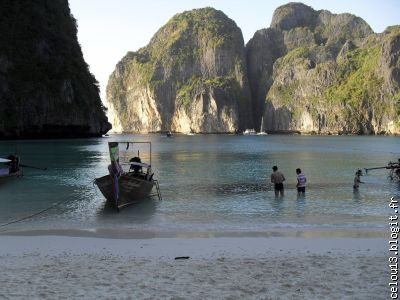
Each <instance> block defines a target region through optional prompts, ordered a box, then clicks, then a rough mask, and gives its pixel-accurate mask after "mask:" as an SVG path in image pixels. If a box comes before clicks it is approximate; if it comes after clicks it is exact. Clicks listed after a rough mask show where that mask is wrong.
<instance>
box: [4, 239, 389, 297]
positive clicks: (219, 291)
mask: <svg viewBox="0 0 400 300" xmlns="http://www.w3.org/2000/svg"><path fill="white" fill-rule="evenodd" d="M0 245H1V246H0V269H1V272H0V299H96V298H99V299H387V298H388V297H389V289H388V285H387V284H388V282H387V280H388V278H389V270H388V263H387V258H386V257H387V250H386V245H387V241H386V240H385V239H381V238H357V239H354V238H311V239H307V238H293V237H283V238H262V237H241V238H186V239H185V238H153V239H103V238H88V237H65V236H64V237H61V236H25V237H23V236H0ZM176 256H190V259H187V260H175V259H174V258H175V257H176Z"/></svg>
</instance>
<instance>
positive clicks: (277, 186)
mask: <svg viewBox="0 0 400 300" xmlns="http://www.w3.org/2000/svg"><path fill="white" fill-rule="evenodd" d="M272 170H273V172H272V174H271V182H272V183H273V184H274V190H275V197H278V196H279V194H280V195H281V196H282V197H283V194H284V189H283V182H284V181H285V176H283V174H282V173H281V172H279V171H278V167H277V166H273V167H272Z"/></svg>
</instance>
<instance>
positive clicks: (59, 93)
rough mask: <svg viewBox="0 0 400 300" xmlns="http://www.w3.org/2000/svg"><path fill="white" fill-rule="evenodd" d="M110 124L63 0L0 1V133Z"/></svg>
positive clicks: (91, 130)
mask: <svg viewBox="0 0 400 300" xmlns="http://www.w3.org/2000/svg"><path fill="white" fill-rule="evenodd" d="M110 128H111V126H110V124H109V123H108V122H107V118H106V116H105V110H104V107H103V105H102V104H101V100H100V97H99V88H98V83H97V81H96V79H95V78H94V77H93V75H92V74H91V73H90V72H89V68H88V66H87V64H86V63H85V61H84V60H83V55H82V52H81V48H80V45H79V44H78V40H77V26H76V21H75V19H74V18H73V17H72V15H71V13H70V9H69V6H68V1H67V0H53V1H48V0H38V1H21V0H2V1H1V2H0V138H1V137H3V138H4V137H5V138H18V137H67V136H68V137H70V136H74V137H75V136H98V135H101V134H102V133H105V132H107V131H108V130H109V129H110Z"/></svg>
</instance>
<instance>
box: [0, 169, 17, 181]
mask: <svg viewBox="0 0 400 300" xmlns="http://www.w3.org/2000/svg"><path fill="white" fill-rule="evenodd" d="M21 175H22V174H21V171H18V172H15V173H11V174H7V175H2V176H0V184H1V183H3V182H7V181H9V180H12V179H14V178H17V177H19V176H21Z"/></svg>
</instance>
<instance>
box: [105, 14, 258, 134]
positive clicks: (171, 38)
mask: <svg viewBox="0 0 400 300" xmlns="http://www.w3.org/2000/svg"><path fill="white" fill-rule="evenodd" d="M107 99H108V103H109V109H110V111H111V112H112V115H113V118H112V123H113V124H115V127H116V128H119V129H120V130H121V131H129V132H155V131H163V130H172V131H177V132H207V133H210V132H235V131H237V130H240V129H243V128H245V127H248V126H250V125H252V114H251V110H250V90H249V87H248V82H247V67H246V58H245V50H244V43H243V37H242V32H241V30H240V29H239V28H238V27H237V26H236V24H235V22H233V21H232V20H231V19H229V18H228V17H227V16H226V15H225V14H224V13H222V12H221V11H217V10H215V9H212V8H204V9H196V10H192V11H187V12H184V13H181V14H177V15H175V16H174V17H173V18H172V19H171V20H170V21H169V22H168V23H167V24H166V25H165V26H163V27H162V28H161V29H160V30H159V31H158V32H157V33H156V34H155V35H154V37H153V38H152V39H151V41H150V43H149V45H147V46H146V47H144V48H142V49H140V50H138V51H137V52H129V53H128V54H127V55H126V56H125V57H124V58H123V59H122V60H121V61H120V62H119V63H118V64H117V66H116V69H115V71H114V72H113V73H112V75H111V76H110V79H109V82H108V86H107Z"/></svg>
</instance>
